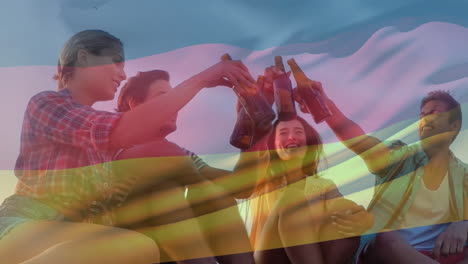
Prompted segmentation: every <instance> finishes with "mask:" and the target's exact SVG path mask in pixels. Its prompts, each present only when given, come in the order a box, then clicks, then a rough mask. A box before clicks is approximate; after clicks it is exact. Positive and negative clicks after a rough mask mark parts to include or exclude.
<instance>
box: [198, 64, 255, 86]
mask: <svg viewBox="0 0 468 264" xmlns="http://www.w3.org/2000/svg"><path fill="white" fill-rule="evenodd" d="M198 77H199V78H200V80H201V83H202V87H215V86H228V87H233V86H235V87H238V88H239V89H241V90H242V89H244V88H243V87H254V86H255V80H254V79H253V78H252V76H251V75H250V73H249V70H248V69H247V67H246V66H245V65H244V64H243V63H242V62H241V61H234V60H229V61H228V60H223V61H220V62H218V63H216V64H214V65H213V66H211V67H209V68H208V69H206V70H204V71H202V72H200V73H199V74H198ZM241 92H248V91H243V90H242V91H241Z"/></svg>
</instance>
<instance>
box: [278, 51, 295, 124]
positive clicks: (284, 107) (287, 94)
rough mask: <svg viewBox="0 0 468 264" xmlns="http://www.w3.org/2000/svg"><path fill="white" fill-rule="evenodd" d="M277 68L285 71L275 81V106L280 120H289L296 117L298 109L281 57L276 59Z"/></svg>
mask: <svg viewBox="0 0 468 264" xmlns="http://www.w3.org/2000/svg"><path fill="white" fill-rule="evenodd" d="M275 66H276V67H277V68H278V69H280V70H282V71H283V74H281V75H280V76H277V77H276V78H275V79H274V80H273V91H274V95H275V104H276V109H277V111H278V119H280V120H287V119H290V118H294V117H295V116H296V107H295V104H294V99H293V96H292V84H291V80H290V79H289V76H288V75H287V74H286V71H285V69H284V64H283V58H281V56H276V57H275Z"/></svg>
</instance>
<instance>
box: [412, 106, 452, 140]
mask: <svg viewBox="0 0 468 264" xmlns="http://www.w3.org/2000/svg"><path fill="white" fill-rule="evenodd" d="M449 118H450V113H449V112H448V105H447V104H446V103H445V102H443V101H440V100H431V101H429V102H427V103H426V104H425V105H424V106H423V107H422V109H421V113H420V120H419V137H420V139H427V138H430V137H434V136H437V137H434V138H433V139H431V144H432V143H435V144H437V143H441V142H448V143H450V142H451V141H452V138H453V137H454V136H455V133H456V131H457V125H456V122H454V123H450V121H449ZM434 140H435V141H434Z"/></svg>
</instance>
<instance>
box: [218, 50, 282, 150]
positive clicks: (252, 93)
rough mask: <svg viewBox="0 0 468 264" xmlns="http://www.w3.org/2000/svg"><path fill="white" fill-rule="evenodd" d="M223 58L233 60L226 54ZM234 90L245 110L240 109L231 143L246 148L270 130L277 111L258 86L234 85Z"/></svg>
mask: <svg viewBox="0 0 468 264" xmlns="http://www.w3.org/2000/svg"><path fill="white" fill-rule="evenodd" d="M221 60H224V61H225V60H231V56H230V55H229V54H224V55H223V56H222V57H221ZM239 88H242V89H239ZM233 90H234V92H235V93H236V95H237V97H238V98H239V103H240V104H241V106H242V109H243V110H242V109H241V110H240V111H239V114H238V118H237V122H236V125H235V127H234V130H233V132H232V134H231V138H230V143H231V145H233V146H234V147H237V148H240V149H246V148H248V147H251V146H252V145H253V144H254V143H255V142H256V140H258V139H260V138H261V137H262V136H263V135H265V134H266V133H268V131H270V129H271V127H272V121H273V120H274V119H275V112H273V109H272V108H271V106H270V104H269V103H268V102H267V101H266V99H265V98H264V97H263V95H262V94H261V93H260V92H259V91H257V88H256V87H233Z"/></svg>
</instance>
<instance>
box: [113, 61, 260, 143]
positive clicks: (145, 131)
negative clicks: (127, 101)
mask: <svg viewBox="0 0 468 264" xmlns="http://www.w3.org/2000/svg"><path fill="white" fill-rule="evenodd" d="M239 83H246V84H248V85H252V84H253V83H254V80H253V78H252V77H251V76H250V73H249V72H248V69H247V68H246V67H245V66H244V65H243V64H242V62H240V61H224V62H219V63H217V64H215V65H213V66H211V67H210V68H208V69H206V70H204V71H202V72H200V73H198V74H196V75H195V76H193V77H191V78H189V79H188V80H186V81H184V82H182V83H181V84H179V85H177V86H176V87H174V89H171V91H169V92H167V93H166V94H164V95H161V96H157V97H155V98H153V99H151V100H148V101H147V102H145V103H143V104H141V105H139V106H137V107H135V108H134V109H132V110H130V111H128V112H125V113H124V114H123V116H122V117H121V119H120V121H119V122H118V124H117V125H116V127H115V128H114V130H113V132H112V134H111V138H110V141H111V142H110V143H111V147H112V148H115V149H117V148H125V147H129V146H132V145H136V144H140V143H144V142H147V141H149V140H151V139H152V138H154V135H155V131H159V129H160V126H161V125H162V124H164V122H165V121H166V120H167V119H169V118H171V117H173V116H174V115H175V114H176V113H177V112H178V111H179V110H180V109H181V108H182V107H183V106H185V105H186V104H187V103H188V102H189V101H190V100H191V99H192V98H193V97H194V96H195V95H196V94H197V93H198V92H199V91H200V90H201V89H203V88H205V87H215V86H220V85H225V86H232V85H238V84H239ZM142 124H144V125H142Z"/></svg>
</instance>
